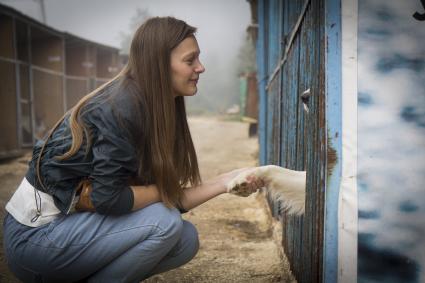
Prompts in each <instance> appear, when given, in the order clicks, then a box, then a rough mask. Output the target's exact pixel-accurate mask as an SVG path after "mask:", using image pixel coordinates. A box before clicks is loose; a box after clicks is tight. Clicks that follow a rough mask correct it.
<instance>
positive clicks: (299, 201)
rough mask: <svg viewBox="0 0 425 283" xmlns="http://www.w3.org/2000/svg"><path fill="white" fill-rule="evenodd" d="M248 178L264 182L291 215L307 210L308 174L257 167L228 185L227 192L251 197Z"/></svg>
mask: <svg viewBox="0 0 425 283" xmlns="http://www.w3.org/2000/svg"><path fill="white" fill-rule="evenodd" d="M248 176H253V177H255V178H256V179H258V180H262V181H263V182H264V184H265V187H266V189H267V191H268V192H269V193H270V194H271V196H272V198H273V199H277V200H279V201H281V203H282V205H283V209H284V210H286V211H287V212H288V213H289V214H303V213H304V210H305V184H306V172H305V171H294V170H290V169H286V168H283V167H279V166H276V165H267V166H260V167H256V168H254V169H253V170H249V171H245V172H243V173H241V174H239V175H237V176H236V177H235V178H233V179H232V180H231V181H230V182H229V183H228V184H227V186H226V187H227V192H228V193H231V194H235V195H238V196H249V195H250V194H251V193H253V192H252V191H250V189H249V186H248V183H249V182H250V181H249V180H248Z"/></svg>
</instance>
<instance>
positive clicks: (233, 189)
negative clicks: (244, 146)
mask: <svg viewBox="0 0 425 283" xmlns="http://www.w3.org/2000/svg"><path fill="white" fill-rule="evenodd" d="M255 169H256V167H246V168H241V169H236V170H233V171H230V172H228V173H225V174H222V175H220V176H219V177H221V178H222V181H223V184H224V187H225V189H226V192H228V193H231V194H234V195H237V196H242V197H247V196H249V195H251V194H252V193H255V192H257V191H258V190H259V189H261V188H262V187H264V186H265V182H264V180H262V179H260V178H258V177H256V176H255V175H254V174H252V175H250V173H249V172H250V171H254V170H255ZM240 175H244V176H246V178H245V181H244V182H242V183H238V184H235V182H234V180H235V179H236V178H237V177H238V176H240Z"/></svg>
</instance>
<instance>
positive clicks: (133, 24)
mask: <svg viewBox="0 0 425 283" xmlns="http://www.w3.org/2000/svg"><path fill="white" fill-rule="evenodd" d="M150 17H151V15H150V14H149V11H148V10H147V9H140V8H137V10H136V14H135V15H134V16H133V17H132V18H131V19H130V24H129V28H128V32H122V31H121V32H120V34H119V36H120V37H121V54H126V55H128V54H129V53H130V45H131V39H132V38H133V34H134V33H135V31H136V30H137V28H138V27H139V26H140V25H141V24H142V23H143V22H144V21H146V20H147V19H148V18H150Z"/></svg>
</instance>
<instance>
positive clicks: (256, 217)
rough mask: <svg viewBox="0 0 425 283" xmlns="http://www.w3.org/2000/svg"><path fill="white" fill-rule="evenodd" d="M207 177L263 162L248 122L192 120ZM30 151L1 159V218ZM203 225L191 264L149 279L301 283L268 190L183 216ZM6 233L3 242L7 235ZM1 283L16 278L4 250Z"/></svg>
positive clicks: (0, 260) (216, 202)
mask: <svg viewBox="0 0 425 283" xmlns="http://www.w3.org/2000/svg"><path fill="white" fill-rule="evenodd" d="M189 123H190V128H191V132H192V137H193V139H194V143H195V147H196V151H197V154H198V159H199V163H200V170H201V175H202V178H203V180H207V179H209V178H211V177H214V176H216V175H218V174H220V173H224V172H227V171H230V170H232V169H236V168H241V167H247V166H255V165H257V155H258V143H257V138H248V124H246V123H241V122H238V121H232V120H231V119H228V118H223V117H192V118H190V119H189ZM29 158H30V155H29V154H28V155H26V156H24V157H21V158H17V159H13V160H8V161H3V162H2V163H0V216H1V217H2V218H3V215H4V206H5V204H6V202H7V200H8V199H9V197H10V195H11V194H12V193H13V191H14V189H15V188H16V186H17V185H18V184H19V182H20V180H21V179H22V177H23V175H24V174H25V171H26V168H27V165H26V164H27V161H28V159H29ZM183 218H184V219H186V220H188V221H191V222H192V223H193V224H194V225H195V226H196V227H197V229H198V232H199V239H200V250H199V252H198V254H197V255H196V257H195V258H194V259H193V260H192V261H191V262H189V263H188V264H186V265H184V266H182V267H180V268H178V269H175V270H172V271H169V272H166V273H163V274H159V275H156V276H154V277H152V278H150V279H148V280H146V281H145V282H148V283H153V282H226V283H227V282H296V281H295V280H294V279H293V277H292V275H291V273H290V270H289V266H288V263H287V261H286V259H285V257H284V256H283V255H282V248H281V246H280V245H279V242H280V231H281V227H280V226H279V224H277V223H276V222H275V221H274V220H272V219H271V217H270V214H269V210H268V207H267V206H266V203H265V200H264V196H263V195H262V194H255V195H251V196H249V197H247V198H242V197H237V196H233V195H227V194H224V195H220V196H218V197H216V198H214V199H212V200H210V201H208V202H206V203H204V204H202V205H200V206H199V207H197V208H195V209H193V210H192V211H190V212H188V213H186V214H184V215H183ZM0 235H1V240H2V237H3V233H1V234H0ZM0 282H18V281H17V280H16V279H14V278H13V276H12V275H11V273H10V272H9V270H8V269H7V266H6V264H5V260H4V256H3V252H0Z"/></svg>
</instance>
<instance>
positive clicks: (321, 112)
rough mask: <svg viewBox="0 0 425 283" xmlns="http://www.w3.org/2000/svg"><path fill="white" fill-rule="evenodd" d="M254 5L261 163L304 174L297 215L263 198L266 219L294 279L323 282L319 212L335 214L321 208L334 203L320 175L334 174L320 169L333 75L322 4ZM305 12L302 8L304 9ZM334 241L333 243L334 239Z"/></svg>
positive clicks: (287, 0)
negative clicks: (278, 231)
mask: <svg viewBox="0 0 425 283" xmlns="http://www.w3.org/2000/svg"><path fill="white" fill-rule="evenodd" d="M334 1H336V0H334ZM335 3H336V2H335ZM257 4H258V6H257V9H258V21H259V22H258V23H259V33H258V42H257V64H258V77H259V93H260V122H259V123H260V162H261V164H265V163H273V164H279V165H281V166H284V167H286V168H290V169H295V170H306V171H307V172H308V173H307V193H306V212H305V215H304V216H302V217H296V216H288V215H286V213H285V212H279V207H280V204H279V203H278V202H277V201H275V200H273V199H270V198H269V204H270V207H271V209H272V212H273V216H274V217H276V218H277V219H279V220H280V221H282V224H283V235H282V236H283V246H284V250H285V253H286V255H287V257H288V259H289V262H290V266H291V270H292V272H293V274H294V276H295V277H296V279H297V281H298V282H300V283H301V282H322V281H323V280H324V279H326V280H327V278H330V277H329V276H327V275H326V276H324V272H328V270H325V269H324V268H325V267H326V268H328V267H329V266H331V265H330V262H327V263H326V264H325V263H324V262H323V261H324V257H325V255H326V256H328V255H330V254H332V253H329V251H324V248H330V249H331V250H332V249H333V246H331V245H327V246H326V247H325V246H324V234H325V233H329V229H325V227H324V222H325V220H324V218H325V208H327V209H328V215H329V216H332V217H333V216H334V215H333V214H332V213H329V211H331V212H333V211H332V210H329V208H328V207H325V205H331V204H332V203H333V202H332V201H331V202H330V203H328V202H326V201H327V200H326V201H325V199H326V198H327V197H328V195H326V193H325V192H326V189H327V188H326V178H327V176H328V175H329V176H331V177H332V176H333V175H332V174H335V173H336V174H338V172H337V171H332V170H333V169H334V167H332V170H331V171H332V174H331V173H330V172H328V170H329V167H327V166H326V165H327V164H326V162H327V157H328V154H327V153H328V147H327V146H326V145H327V136H326V134H327V131H328V127H327V121H328V120H326V117H327V116H326V115H327V113H326V111H327V110H328V107H327V106H328V103H329V100H328V97H327V95H328V94H327V85H326V84H327V82H326V80H327V79H328V76H329V73H326V71H328V72H329V71H331V70H332V68H331V69H328V66H327V65H326V64H327V61H326V60H325V56H328V55H329V54H327V53H326V52H327V51H326V49H325V42H326V39H327V38H326V32H325V31H326V30H325V23H326V19H325V4H326V0H315V1H313V0H312V1H309V2H306V0H273V1H258V2H257ZM304 7H307V8H306V10H304ZM304 11H305V14H303V12H304ZM298 19H302V20H301V21H300V25H299V28H297V29H294V27H296V24H297V22H298ZM294 30H295V32H296V33H295V37H294V40H293V42H292V45H291V47H290V49H289V51H288V54H287V57H286V61H285V62H284V63H283V64H282V66H280V61H281V60H282V59H283V56H284V52H285V46H286V45H287V44H288V42H289V39H290V37H291V33H292V32H293V31H294ZM277 54H278V56H277ZM333 59H335V58H333ZM276 67H279V72H278V73H277V75H276V76H275V77H274V79H273V80H272V81H271V82H270V84H269V87H268V89H267V91H265V90H264V86H265V82H266V81H265V80H264V78H267V77H269V78H270V76H271V75H272V74H274V73H275V68H276ZM335 80H338V76H337V77H336V78H334V81H332V83H334V82H335ZM307 89H311V92H312V93H313V96H312V97H311V98H310V101H309V102H308V103H307V104H308V107H309V111H308V112H306V111H305V110H304V106H303V103H302V101H301V99H300V95H301V94H302V93H303V92H304V91H305V90H307ZM333 91H334V90H333ZM332 115H335V114H332ZM332 117H335V116H332ZM261 119H264V120H261ZM334 129H336V128H335V127H334V128H332V130H334ZM339 130H340V129H338V131H339ZM332 142H333V140H332ZM332 152H334V151H332ZM333 166H335V165H333ZM331 184H332V183H331ZM329 196H330V197H333V195H329ZM334 204H335V203H334ZM331 208H333V207H332V206H331ZM335 208H337V206H335ZM333 220H334V219H333V218H332V219H330V220H329V221H333ZM335 227H337V222H336V221H335ZM329 235H330V234H328V236H329ZM333 244H334V245H335V246H336V245H337V242H335V243H333ZM332 251H334V250H332ZM335 259H336V258H335ZM336 266H337V265H336V264H335V265H334V267H335V268H336ZM331 272H333V271H332V270H331ZM332 276H333V275H332ZM335 278H336V277H335ZM325 282H332V281H325Z"/></svg>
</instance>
